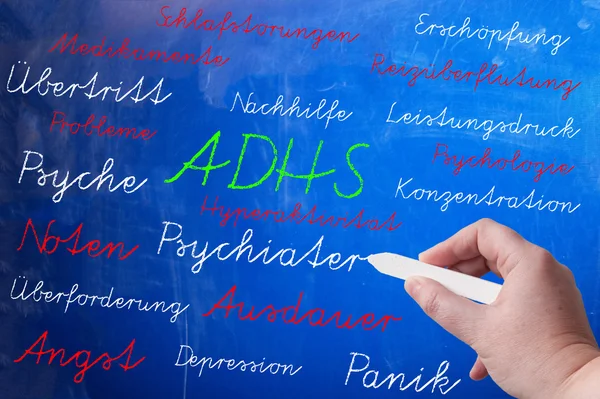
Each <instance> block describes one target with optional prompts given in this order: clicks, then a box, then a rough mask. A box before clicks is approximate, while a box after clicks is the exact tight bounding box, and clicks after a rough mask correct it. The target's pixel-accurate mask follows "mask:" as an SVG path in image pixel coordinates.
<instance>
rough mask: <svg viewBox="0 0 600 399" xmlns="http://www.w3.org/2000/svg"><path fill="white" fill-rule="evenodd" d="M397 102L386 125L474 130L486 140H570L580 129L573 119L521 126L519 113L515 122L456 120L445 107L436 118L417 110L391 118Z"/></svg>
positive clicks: (393, 105)
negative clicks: (512, 137)
mask: <svg viewBox="0 0 600 399" xmlns="http://www.w3.org/2000/svg"><path fill="white" fill-rule="evenodd" d="M397 103H398V102H397V101H395V102H394V103H393V104H392V106H391V107H390V112H389V113H388V116H387V118H386V120H385V122H386V123H394V124H399V123H404V124H405V125H415V126H420V125H422V124H426V125H427V126H439V127H445V128H447V129H454V130H463V129H464V130H470V129H471V130H474V131H476V132H477V131H480V130H481V131H483V132H484V133H483V135H482V139H483V140H487V139H489V138H490V136H491V134H492V133H494V132H498V133H509V134H517V135H519V134H524V135H525V134H528V133H530V132H531V134H534V135H536V136H541V137H547V136H548V137H552V138H556V137H561V138H567V139H572V138H573V137H575V136H576V135H577V134H578V133H579V132H580V131H581V129H577V130H575V129H574V128H573V127H572V125H573V122H574V120H573V118H572V117H569V118H568V119H567V121H566V122H565V124H564V126H562V127H561V126H557V125H555V126H552V127H548V126H542V125H540V124H539V123H537V124H534V123H524V124H523V125H521V122H522V119H523V114H522V113H520V114H519V117H518V118H516V121H512V122H506V121H495V120H492V119H483V118H458V117H455V116H448V115H447V114H448V107H445V108H444V109H443V110H442V111H441V112H440V113H439V114H437V115H436V116H432V115H429V114H421V113H422V111H421V110H419V112H417V113H416V114H411V113H410V112H406V113H404V114H402V116H400V117H398V118H396V117H392V113H393V112H394V107H395V106H396V104H397Z"/></svg>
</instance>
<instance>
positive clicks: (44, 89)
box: [6, 61, 172, 105]
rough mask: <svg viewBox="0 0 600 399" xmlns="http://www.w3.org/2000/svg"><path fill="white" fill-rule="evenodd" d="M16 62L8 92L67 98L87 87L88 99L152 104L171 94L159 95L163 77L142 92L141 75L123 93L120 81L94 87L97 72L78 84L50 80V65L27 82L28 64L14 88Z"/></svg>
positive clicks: (11, 73)
mask: <svg viewBox="0 0 600 399" xmlns="http://www.w3.org/2000/svg"><path fill="white" fill-rule="evenodd" d="M20 63H21V61H19V62H18V63H17V64H20ZM17 64H13V66H12V68H11V69H10V75H9V76H8V81H7V82H6V90H7V91H8V92H9V93H17V92H21V93H23V94H28V93H29V92H31V91H33V90H36V91H37V93H38V94H39V95H40V96H42V97H44V96H46V95H48V94H49V93H50V94H51V95H53V96H54V97H63V96H64V95H66V94H67V93H68V94H69V98H72V97H73V96H74V95H75V92H76V91H77V92H79V91H80V90H85V89H87V91H84V92H83V95H84V96H86V97H87V99H88V100H92V99H94V98H98V97H99V98H100V101H104V100H106V97H107V96H108V97H109V98H110V99H111V100H113V101H115V102H117V103H120V102H121V101H125V100H131V101H133V102H134V103H136V104H137V103H139V102H142V101H145V100H146V99H149V100H150V101H152V103H153V104H154V105H158V104H160V103H162V102H163V101H165V100H166V99H167V98H169V97H171V94H172V93H169V94H167V95H166V96H163V97H161V96H160V91H161V90H162V84H163V81H164V78H162V79H160V81H159V82H158V83H157V84H156V85H155V86H154V88H153V89H152V90H150V91H148V92H147V93H145V94H144V92H143V91H142V89H143V88H144V79H145V77H144V76H142V77H141V78H140V80H138V82H137V83H136V84H135V85H134V86H133V87H132V88H131V89H129V90H127V91H124V93H121V90H122V89H123V82H121V83H120V84H119V85H118V86H117V87H113V86H102V87H101V88H96V84H97V83H98V79H99V73H98V72H96V73H95V74H94V76H92V77H91V78H90V80H88V82H87V83H86V84H79V83H71V84H68V83H64V82H62V81H60V80H56V81H54V82H51V81H50V80H48V79H49V78H50V75H52V68H50V67H48V68H46V69H44V72H42V74H41V75H40V77H39V78H38V80H37V81H35V83H28V77H29V72H30V70H31V67H30V66H28V67H27V71H26V72H25V74H24V76H23V79H22V81H21V84H20V85H19V86H17V87H16V88H13V87H11V83H12V80H13V74H14V71H15V66H16V65H17ZM26 64H27V63H26V62H23V65H26ZM109 93H110V95H109ZM132 94H135V95H132ZM152 94H155V97H154V98H149V97H150V96H151V95H152Z"/></svg>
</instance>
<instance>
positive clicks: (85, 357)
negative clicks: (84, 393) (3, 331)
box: [14, 331, 146, 384]
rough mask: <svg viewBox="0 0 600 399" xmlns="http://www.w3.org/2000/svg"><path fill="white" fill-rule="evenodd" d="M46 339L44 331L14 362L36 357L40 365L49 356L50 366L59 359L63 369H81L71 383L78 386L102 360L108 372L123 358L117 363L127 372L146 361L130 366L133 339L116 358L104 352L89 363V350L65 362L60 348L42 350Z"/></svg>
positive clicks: (78, 353)
mask: <svg viewBox="0 0 600 399" xmlns="http://www.w3.org/2000/svg"><path fill="white" fill-rule="evenodd" d="M46 339H48V331H44V333H43V334H42V335H40V337H39V338H38V339H37V340H36V341H35V342H34V343H33V345H31V346H30V347H29V348H28V349H27V350H25V353H23V355H22V356H21V357H20V358H18V359H16V360H15V361H14V362H15V363H20V362H22V361H23V360H25V358H26V357H27V356H36V357H37V360H36V362H35V364H40V361H41V360H42V357H43V356H44V355H50V358H49V359H48V365H50V364H52V362H54V360H55V359H56V358H57V357H59V365H60V366H61V367H65V366H68V365H69V364H73V365H75V367H77V368H79V369H81V371H79V372H78V373H77V374H75V376H74V377H73V381H74V382H75V383H76V384H79V383H81V382H82V381H83V379H84V378H85V374H86V373H87V372H88V371H89V370H90V369H91V368H92V367H94V366H95V365H96V364H98V363H99V362H101V361H102V360H104V361H103V362H102V368H103V369H104V370H107V371H108V370H110V368H111V366H112V363H113V362H116V361H117V360H121V359H122V358H123V357H124V356H127V358H126V360H125V362H124V363H119V366H120V367H121V368H122V369H123V371H129V370H131V369H134V368H136V367H137V366H139V364H140V363H141V362H143V361H144V360H145V359H146V357H145V356H144V357H142V358H141V359H139V360H138V361H137V362H135V363H133V364H130V363H131V361H132V360H131V356H132V355H133V349H134V346H135V339H134V340H132V341H131V343H130V344H129V345H128V346H127V348H125V350H124V351H123V352H121V354H119V355H118V356H115V357H112V356H110V355H109V354H108V353H107V352H105V353H103V354H101V355H100V356H98V357H97V358H95V359H94V360H93V361H92V362H91V363H90V360H92V353H91V352H90V351H89V350H80V351H77V352H75V354H74V355H72V356H70V357H68V358H67V359H66V360H65V355H66V351H65V349H62V348H61V349H58V350H56V349H53V348H50V349H48V350H44V345H45V344H46ZM38 345H39V349H36V347H37V346H38Z"/></svg>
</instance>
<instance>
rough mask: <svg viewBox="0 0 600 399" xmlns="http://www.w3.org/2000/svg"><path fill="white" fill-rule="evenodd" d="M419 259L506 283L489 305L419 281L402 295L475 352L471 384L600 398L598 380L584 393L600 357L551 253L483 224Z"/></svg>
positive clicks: (532, 394)
mask: <svg viewBox="0 0 600 399" xmlns="http://www.w3.org/2000/svg"><path fill="white" fill-rule="evenodd" d="M419 259H420V260H421V261H423V262H425V263H429V264H433V265H439V266H448V267H449V268H450V269H451V270H455V271H458V272H461V273H465V274H470V275H472V276H475V277H481V276H483V275H484V274H486V273H487V272H488V271H492V272H494V273H495V274H497V275H498V276H500V277H502V278H503V279H504V285H503V287H502V289H501V291H500V294H499V295H498V298H497V299H496V301H495V302H494V303H492V304H490V305H481V304H477V303H475V302H472V301H470V300H468V299H466V298H463V297H460V296H457V295H455V294H454V293H452V292H450V291H449V290H447V289H446V288H444V287H443V286H442V285H441V284H439V283H437V282H436V281H433V280H430V279H427V278H424V277H412V278H409V279H407V281H406V284H405V288H406V291H407V292H408V293H409V295H410V296H411V297H412V298H413V299H414V300H415V301H416V302H417V303H418V304H419V306H421V308H423V310H424V311H425V313H426V314H427V315H429V316H430V317H431V318H432V319H434V320H435V321H436V322H437V323H438V324H440V325H441V326H442V327H443V328H444V329H446V330H447V331H448V332H450V333H451V334H453V335H455V336H456V337H457V338H459V339H460V340H462V341H463V342H465V343H466V344H468V345H469V346H471V347H472V348H473V349H474V350H475V351H476V352H477V354H478V358H477V360H476V361H475V364H474V365H473V368H472V369H471V373H470V376H471V378H473V379H474V380H480V379H483V378H485V377H486V376H487V375H488V373H489V375H490V376H491V378H492V379H493V380H494V381H495V382H496V383H497V384H498V385H499V386H500V387H501V388H502V389H503V390H504V391H506V392H507V393H508V394H510V395H512V396H515V397H518V398H521V399H530V398H536V399H537V398H543V399H550V398H561V399H562V398H576V399H584V398H599V397H600V393H599V391H596V392H594V393H591V392H590V389H591V390H597V389H599V387H598V385H597V384H598V383H597V382H595V381H600V374H597V375H596V376H595V378H594V377H593V376H592V377H590V378H592V380H594V382H591V384H592V385H594V386H595V388H594V387H592V388H590V389H587V388H584V387H582V384H588V385H589V383H590V381H588V380H589V378H588V377H587V376H588V375H589V374H590V372H591V371H592V370H590V369H595V370H594V371H593V373H596V372H600V351H599V350H598V345H597V343H596V340H595V339H594V335H593V333H592V331H591V328H590V325H589V322H588V319H587V316H586V313H585V310H584V306H583V302H582V298H581V294H580V292H579V290H578V288H577V286H576V285H575V280H574V278H573V274H572V273H571V271H570V270H569V269H568V268H566V267H565V266H563V265H561V264H560V263H558V262H557V261H556V260H555V259H554V257H553V256H552V255H551V254H550V253H549V252H548V251H546V250H544V249H543V248H540V247H538V246H536V245H534V244H532V243H530V242H528V241H526V240H525V239H524V238H522V237H521V236H520V235H518V234H517V233H516V232H514V231H513V230H511V229H509V228H508V227H505V226H502V225H500V224H498V223H496V222H494V221H492V220H489V219H482V220H480V221H478V222H476V223H474V224H472V225H470V226H467V227H466V228H464V229H462V230H461V231H459V232H458V233H456V234H455V235H454V236H452V237H451V238H449V239H448V240H446V241H444V242H442V243H440V244H438V245H436V246H434V247H433V248H431V249H429V250H427V251H425V252H423V253H422V254H421V255H420V256H419ZM593 373H592V375H593ZM580 380H581V382H579V381H580ZM583 380H585V381H583ZM576 381H577V383H575V382H576ZM575 392H577V393H575ZM588 394H589V395H590V396H586V395H588ZM591 395H595V396H591Z"/></svg>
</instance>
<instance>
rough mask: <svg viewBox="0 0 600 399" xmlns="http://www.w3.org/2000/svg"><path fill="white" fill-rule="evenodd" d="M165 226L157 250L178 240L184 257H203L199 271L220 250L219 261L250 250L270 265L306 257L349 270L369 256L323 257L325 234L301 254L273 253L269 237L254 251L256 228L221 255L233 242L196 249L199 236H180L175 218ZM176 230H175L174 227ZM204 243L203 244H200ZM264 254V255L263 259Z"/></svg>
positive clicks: (292, 263)
mask: <svg viewBox="0 0 600 399" xmlns="http://www.w3.org/2000/svg"><path fill="white" fill-rule="evenodd" d="M163 224H164V228H163V233H162V237H161V238H160V243H159V244H158V250H157V251H156V253H157V254H158V255H160V253H161V251H162V248H163V245H164V244H165V243H170V242H173V241H175V244H176V245H177V251H176V252H175V253H176V254H177V256H179V257H184V256H186V254H187V255H188V256H190V257H192V258H193V259H199V260H198V261H197V262H196V263H195V264H194V265H193V266H192V273H199V272H200V270H202V267H203V266H204V262H206V261H207V260H209V259H210V258H212V257H213V256H214V255H215V254H216V259H217V260H219V261H225V260H227V259H229V258H231V257H232V256H234V255H235V258H234V259H235V261H236V262H238V261H239V260H240V258H241V257H242V256H243V255H244V253H246V252H248V253H247V260H248V263H254V262H256V261H257V260H259V259H260V261H261V262H262V263H263V264H264V265H268V264H269V263H271V262H274V261H277V262H278V263H279V264H280V265H281V266H291V267H295V266H297V265H298V264H300V263H301V262H303V261H305V260H306V262H307V263H308V264H310V265H312V267H313V268H315V267H318V266H321V265H324V264H325V263H328V266H329V269H331V270H340V269H341V268H342V267H344V266H346V265H347V267H348V271H350V270H352V266H353V265H354V262H355V261H356V260H357V259H358V260H367V258H366V257H362V256H360V255H356V254H354V255H350V256H348V257H346V259H344V261H343V262H342V263H341V264H339V265H338V263H340V261H341V260H342V255H341V254H340V253H338V252H335V253H332V254H330V255H328V256H326V257H325V258H324V259H322V260H319V255H320V254H321V247H322V246H323V239H324V238H325V236H321V238H319V240H318V241H317V243H316V244H315V245H313V246H312V248H311V249H309V250H308V251H306V252H305V253H304V254H303V255H302V256H301V257H300V258H297V257H296V249H294V248H284V249H280V250H279V251H276V252H275V253H274V254H272V253H270V252H269V251H270V250H271V241H272V240H268V243H267V244H266V245H265V244H263V246H264V247H263V248H262V249H261V250H260V251H259V252H258V253H256V254H255V253H254V246H253V245H252V244H250V242H251V240H252V235H253V231H252V229H247V230H246V232H245V233H244V235H243V236H242V241H241V243H240V244H239V245H237V246H236V247H234V248H233V249H231V250H229V252H228V253H227V254H223V255H221V251H223V252H226V250H224V248H225V247H228V246H230V245H232V244H231V243H228V242H224V243H222V244H219V245H217V246H216V247H215V248H214V249H213V250H212V251H210V252H208V246H209V242H208V241H206V243H205V244H204V248H203V249H202V250H201V252H200V253H196V248H197V247H198V240H194V241H192V242H189V243H188V244H186V243H185V242H184V241H183V240H182V239H181V238H180V237H181V235H182V234H183V226H182V225H180V224H178V223H175V222H169V221H166V222H163ZM173 230H174V231H173ZM200 246H202V244H200ZM310 255H314V257H313V258H312V259H309V256H310ZM261 258H262V259H261Z"/></svg>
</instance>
